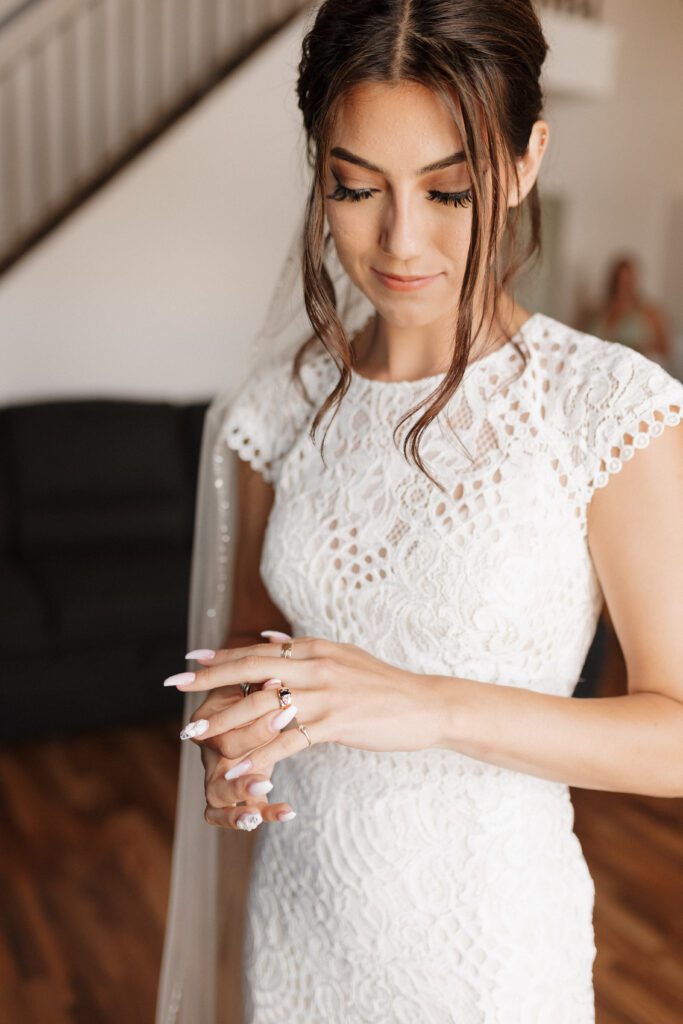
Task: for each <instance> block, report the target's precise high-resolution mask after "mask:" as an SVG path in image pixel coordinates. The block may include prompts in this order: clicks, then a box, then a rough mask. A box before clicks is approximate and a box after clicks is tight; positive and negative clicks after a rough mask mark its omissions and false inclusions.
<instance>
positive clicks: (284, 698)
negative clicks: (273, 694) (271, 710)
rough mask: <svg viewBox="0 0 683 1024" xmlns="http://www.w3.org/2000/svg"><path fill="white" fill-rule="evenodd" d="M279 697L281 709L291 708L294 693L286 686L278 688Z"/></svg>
mask: <svg viewBox="0 0 683 1024" xmlns="http://www.w3.org/2000/svg"><path fill="white" fill-rule="evenodd" d="M277 695H278V700H279V701H280V707H281V708H286V707H289V705H290V704H291V703H292V691H291V690H288V689H287V687H286V686H280V687H279V688H278V691H277Z"/></svg>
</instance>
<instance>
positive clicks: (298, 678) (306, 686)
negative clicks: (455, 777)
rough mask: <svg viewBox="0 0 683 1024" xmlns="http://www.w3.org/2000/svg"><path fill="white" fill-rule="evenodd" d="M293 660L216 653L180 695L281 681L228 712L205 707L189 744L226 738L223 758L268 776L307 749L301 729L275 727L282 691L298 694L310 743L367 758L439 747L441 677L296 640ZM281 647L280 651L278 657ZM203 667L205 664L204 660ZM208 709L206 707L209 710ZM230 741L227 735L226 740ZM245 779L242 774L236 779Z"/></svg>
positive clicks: (247, 651) (344, 648) (240, 650)
mask: <svg viewBox="0 0 683 1024" xmlns="http://www.w3.org/2000/svg"><path fill="white" fill-rule="evenodd" d="M290 642H291V644H292V654H291V657H289V658H283V657H281V656H280V647H281V643H282V641H281V640H276V641H269V642H264V643H262V644H254V645H252V646H248V647H233V648H231V649H229V650H218V651H216V654H215V657H213V658H212V659H211V661H210V663H209V664H208V665H207V667H206V668H202V669H201V670H199V671H197V672H196V673H195V679H194V681H193V682H191V683H186V684H184V685H180V684H178V688H179V689H180V690H182V691H188V690H189V691H193V690H212V689H214V688H215V687H217V686H226V685H228V684H231V683H246V682H249V683H263V682H265V681H266V680H269V679H273V678H275V679H279V680H281V682H280V683H273V684H270V685H269V686H267V687H266V688H264V689H259V690H256V691H252V692H251V693H250V694H248V695H247V696H246V697H244V696H241V695H240V696H235V698H234V700H233V701H232V702H231V703H230V704H229V706H228V707H224V708H223V709H221V710H219V711H215V710H214V712H213V713H210V714H209V713H207V714H206V715H205V717H204V715H203V714H202V708H203V707H204V704H202V705H200V706H199V707H198V708H197V709H196V710H195V712H194V714H193V715H192V719H191V721H192V722H193V723H197V722H200V721H206V722H207V723H208V725H207V726H206V727H205V728H204V727H203V726H200V730H202V729H203V731H198V730H197V729H196V725H195V726H194V727H193V729H192V732H193V733H194V735H190V736H189V737H188V738H191V739H195V740H196V741H197V742H199V743H201V741H202V740H204V739H209V738H210V737H213V736H217V735H219V734H223V735H222V743H221V746H222V750H223V753H224V754H225V756H226V757H228V758H229V759H231V760H233V761H234V762H235V764H236V765H237V764H238V762H241V761H242V759H243V758H244V757H245V755H246V754H249V755H250V757H249V760H250V761H251V765H249V766H247V768H245V769H244V770H246V771H251V772H256V773H260V772H264V771H267V770H268V768H269V767H270V766H271V765H272V764H273V763H274V762H276V761H279V760H282V759H283V758H285V757H289V756H290V754H296V753H298V751H300V750H303V749H304V748H305V747H307V746H308V743H307V740H306V737H305V736H304V734H303V733H302V732H301V731H300V730H299V729H297V728H291V729H288V730H286V731H284V732H281V731H280V729H282V728H283V727H284V725H286V724H287V723H286V722H285V723H284V724H281V725H280V726H279V727H278V726H277V725H275V726H273V725H272V721H273V719H275V718H277V717H278V714H279V713H280V711H282V710H283V709H282V708H280V703H279V698H278V689H279V687H280V686H284V687H287V688H288V689H290V690H291V692H292V704H291V706H290V707H295V708H296V711H295V713H294V714H295V717H296V719H297V722H299V723H301V724H302V725H304V726H305V727H306V729H307V731H308V734H309V736H310V739H311V743H312V744H315V743H331V742H332V743H341V744H343V745H345V746H348V747H357V748H360V749H363V750H378V751H382V750H386V751H390V750H422V749H425V748H427V747H431V746H438V745H440V737H441V736H442V734H443V733H444V732H445V730H444V711H445V709H444V707H443V705H442V702H441V700H440V693H441V691H440V690H439V689H438V688H437V685H436V680H437V677H434V676H427V675H421V674H419V673H415V672H408V671H405V670H404V669H401V668H398V667H397V666H396V665H390V664H388V663H387V662H384V661H381V660H380V659H379V658H375V657H373V655H371V654H368V652H367V651H365V650H363V649H362V648H360V647H357V646H356V645H355V644H350V643H337V642H335V641H332V640H325V639H321V638H319V637H312V636H304V637H295V638H293V639H292V640H291V641H290ZM273 646H275V651H274V650H273ZM198 660H204V659H198ZM205 703H206V704H208V701H206V702H205ZM226 734H228V735H226ZM238 774H239V773H238Z"/></svg>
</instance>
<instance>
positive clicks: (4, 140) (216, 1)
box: [0, 0, 307, 273]
mask: <svg viewBox="0 0 683 1024" xmlns="http://www.w3.org/2000/svg"><path fill="white" fill-rule="evenodd" d="M306 6H307V2H306V0H22V2H20V0H0V273H2V272H3V271H5V270H6V269H8V268H9V267H10V266H11V265H12V264H14V263H15V262H16V261H17V260H18V259H19V258H20V257H21V256H22V255H24V254H25V253H26V252H27V251H28V250H29V249H30V248H31V247H32V246H34V245H35V244H36V243H37V242H38V241H39V240H40V239H42V238H43V237H44V236H45V235H46V234H47V233H48V232H49V231H50V230H51V229H52V228H53V227H54V226H56V225H57V224H58V223H60V222H61V221H62V220H64V219H65V218H66V217H67V216H68V215H69V213H70V212H71V211H73V210H74V209H75V208H76V207H77V206H79V205H80V204H81V203H82V202H83V201H84V200H85V199H87V198H88V197H89V196H90V195H91V194H92V193H93V192H94V191H95V190H97V189H98V188H100V186H101V185H103V184H104V183H105V182H106V181H107V180H108V179H109V178H111V177H112V176H113V175H114V174H115V173H116V171H117V170H119V169H120V168H121V167H122V166H123V165H124V164H126V163H127V162H128V161H129V160H131V158H132V157H133V156H135V155H136V154H137V153H139V152H140V151H141V150H142V149H143V148H144V147H146V146H148V145H149V144H150V143H151V142H152V141H153V140H154V139H156V138H157V137H158V136H159V135H160V134H161V133H162V132H163V131H164V130H165V129H166V128H167V127H168V126H169V125H170V124H172V123H173V122H174V121H175V120H177V119H178V118H179V117H180V116H181V115H182V114H184V113H185V112H186V111H187V110H188V109H189V108H190V107H191V106H193V104H195V103H196V102H197V101H198V100H199V99H201V98H202V97H203V96H204V95H205V94H206V93H207V92H208V91H209V90H210V89H211V88H212V86H214V85H215V84H216V83H217V82H219V81H221V80H222V79H223V78H225V77H226V76H227V75H228V74H230V72H231V71H233V70H234V69H235V68H236V67H237V66H238V65H239V64H240V63H242V62H243V61H244V60H245V59H246V58H247V57H249V56H250V54H252V53H253V51H254V50H256V49H257V48H258V47H259V46H260V45H261V44H262V43H264V42H265V41H266V40H267V39H268V38H269V37H270V36H271V35H273V34H274V33H275V32H277V31H278V30H279V29H280V28H282V27H283V26H284V25H285V24H287V23H288V22H289V21H290V19H291V18H293V17H295V16H296V14H297V13H298V12H299V11H300V10H301V9H302V8H304V7H306Z"/></svg>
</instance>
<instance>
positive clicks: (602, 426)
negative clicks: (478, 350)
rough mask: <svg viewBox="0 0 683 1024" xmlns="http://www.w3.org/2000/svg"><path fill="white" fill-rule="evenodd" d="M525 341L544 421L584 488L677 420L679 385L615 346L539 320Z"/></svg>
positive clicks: (680, 414)
mask: <svg viewBox="0 0 683 1024" xmlns="http://www.w3.org/2000/svg"><path fill="white" fill-rule="evenodd" d="M537 321H538V322H537V323H536V324H535V330H534V332H533V337H532V338H531V341H530V352H531V361H532V363H533V364H534V365H533V370H534V376H535V377H536V380H537V381H538V382H539V385H540V392H542V394H543V395H544V402H545V404H546V406H547V409H546V410H544V411H545V412H546V413H547V416H548V418H549V421H550V423H551V424H552V425H553V426H555V427H556V428H557V429H558V430H559V431H560V432H561V433H562V434H563V435H564V436H565V437H566V439H567V441H568V443H570V444H571V445H572V448H573V461H574V462H575V464H577V465H578V466H580V468H581V469H582V470H583V473H584V476H585V485H586V487H587V488H588V490H589V491H590V490H592V489H593V488H595V487H601V486H604V485H605V484H606V483H607V479H608V476H609V474H610V473H615V472H618V471H619V470H620V469H621V465H622V463H623V462H624V461H626V460H628V459H630V458H632V456H633V454H634V451H635V450H636V449H638V448H645V447H647V445H648V444H649V442H650V440H651V439H652V438H653V437H656V436H658V435H659V434H661V433H662V431H663V430H664V428H665V427H666V426H669V425H675V424H677V423H679V422H680V420H681V419H682V418H683V383H682V382H681V381H679V380H678V379H677V378H675V377H673V376H672V375H671V374H670V373H668V372H667V371H666V370H665V369H664V368H663V367H662V366H660V365H659V363H657V362H655V361H654V360H652V359H649V358H647V357H646V356H644V355H642V353H640V352H637V351H635V350H634V349H632V348H629V347H628V346H627V345H622V344H620V343H619V342H614V341H606V340H605V339H603V338H599V337H597V336H595V335H592V334H587V333H585V332H583V331H579V330H577V329H576V328H573V327H570V326H568V325H567V324H562V323H560V322H559V321H557V320H554V319H552V318H551V317H547V316H543V315H539V316H538V317H537Z"/></svg>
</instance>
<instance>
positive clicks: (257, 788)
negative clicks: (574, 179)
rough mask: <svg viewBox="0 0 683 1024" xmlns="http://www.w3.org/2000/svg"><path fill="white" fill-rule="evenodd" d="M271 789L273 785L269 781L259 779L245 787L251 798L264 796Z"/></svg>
mask: <svg viewBox="0 0 683 1024" xmlns="http://www.w3.org/2000/svg"><path fill="white" fill-rule="evenodd" d="M272 788H273V783H272V782H271V781H270V779H261V780H260V781H259V782H250V783H249V785H248V786H247V793H251V795H252V796H265V794H266V793H270V791H271V789H272Z"/></svg>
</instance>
